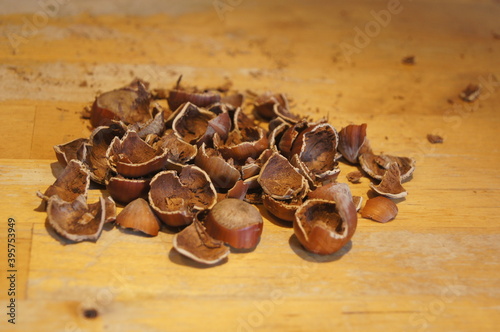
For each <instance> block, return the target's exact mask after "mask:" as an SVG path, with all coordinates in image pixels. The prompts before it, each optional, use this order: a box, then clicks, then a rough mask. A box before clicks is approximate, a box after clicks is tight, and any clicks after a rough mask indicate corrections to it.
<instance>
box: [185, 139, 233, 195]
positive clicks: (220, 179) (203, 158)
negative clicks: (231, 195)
mask: <svg viewBox="0 0 500 332" xmlns="http://www.w3.org/2000/svg"><path fill="white" fill-rule="evenodd" d="M194 162H195V164H196V166H198V167H200V168H201V169H203V170H204V171H205V172H207V174H208V175H209V176H210V179H211V180H212V182H213V184H214V186H215V187H216V188H222V189H229V188H232V187H233V186H234V185H235V183H236V181H238V180H239V179H240V172H239V171H238V170H237V169H236V168H235V167H234V165H231V164H230V163H228V162H227V161H226V160H225V159H224V158H222V156H221V155H220V153H218V151H217V150H215V149H211V148H206V147H205V143H203V144H202V145H201V146H200V148H199V149H198V154H197V155H196V158H195V160H194Z"/></svg>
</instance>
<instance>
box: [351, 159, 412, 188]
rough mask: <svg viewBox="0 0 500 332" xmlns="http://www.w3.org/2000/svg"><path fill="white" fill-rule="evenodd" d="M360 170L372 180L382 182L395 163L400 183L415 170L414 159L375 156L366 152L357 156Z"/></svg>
mask: <svg viewBox="0 0 500 332" xmlns="http://www.w3.org/2000/svg"><path fill="white" fill-rule="evenodd" d="M359 163H360V165H361V168H362V169H363V170H364V171H365V172H366V173H367V174H368V175H370V176H371V177H372V178H374V179H377V180H382V177H383V176H384V174H385V172H386V171H387V169H389V167H390V165H391V164H392V163H397V165H398V167H399V172H400V174H401V181H403V180H406V179H408V178H409V177H410V176H411V175H412V174H413V171H414V170H415V163H416V161H415V159H413V158H408V157H397V156H391V155H383V154H381V155H375V154H373V153H370V152H367V153H363V154H362V155H360V156H359Z"/></svg>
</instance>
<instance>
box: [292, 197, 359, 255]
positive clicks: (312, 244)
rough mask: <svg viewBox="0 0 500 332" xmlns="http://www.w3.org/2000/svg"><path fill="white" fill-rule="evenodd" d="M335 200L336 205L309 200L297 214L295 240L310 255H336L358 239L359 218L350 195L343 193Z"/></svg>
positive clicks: (318, 200) (323, 201)
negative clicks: (355, 237)
mask: <svg viewBox="0 0 500 332" xmlns="http://www.w3.org/2000/svg"><path fill="white" fill-rule="evenodd" d="M347 189H348V188H347ZM335 196H336V197H335V202H332V201H326V200H321V199H310V200H307V201H306V202H305V203H304V204H302V205H301V206H300V207H299V208H298V209H297V212H296V213H295V219H294V222H293V229H294V233H295V236H297V239H298V240H299V242H300V243H301V244H302V245H303V246H304V248H305V249H307V250H308V251H310V252H313V253H316V254H320V255H329V254H332V253H334V252H336V251H338V250H340V249H341V248H342V247H343V246H344V245H345V244H347V243H348V242H349V240H350V239H351V238H352V236H353V235H354V232H355V230H356V226H357V214H356V208H355V206H354V204H353V202H352V198H351V197H350V192H349V195H347V194H345V193H343V192H342V190H340V191H339V192H337V193H336V195H335Z"/></svg>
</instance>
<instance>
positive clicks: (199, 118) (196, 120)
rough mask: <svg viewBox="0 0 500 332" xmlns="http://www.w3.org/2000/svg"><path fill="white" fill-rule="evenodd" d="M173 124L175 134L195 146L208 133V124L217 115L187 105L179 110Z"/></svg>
mask: <svg viewBox="0 0 500 332" xmlns="http://www.w3.org/2000/svg"><path fill="white" fill-rule="evenodd" d="M175 113H176V114H175V115H174V120H173V122H172V129H173V130H174V132H175V134H176V135H177V136H178V137H179V138H181V139H183V140H184V141H186V142H188V143H191V144H194V143H196V142H197V141H198V140H199V139H200V138H201V137H202V136H203V134H205V132H206V131H207V127H208V122H209V121H210V120H212V119H213V118H215V117H216V115H215V114H214V113H212V112H209V111H207V110H204V109H201V108H199V107H197V106H196V105H194V104H191V103H186V104H184V106H182V108H181V109H179V110H177V111H176V112H175Z"/></svg>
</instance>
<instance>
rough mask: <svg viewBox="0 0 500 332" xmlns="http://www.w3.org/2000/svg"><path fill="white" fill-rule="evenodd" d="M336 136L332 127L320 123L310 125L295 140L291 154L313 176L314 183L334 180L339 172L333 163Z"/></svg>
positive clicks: (334, 162) (336, 142) (337, 139)
mask: <svg viewBox="0 0 500 332" xmlns="http://www.w3.org/2000/svg"><path fill="white" fill-rule="evenodd" d="M338 141H339V138H338V134H337V131H336V130H335V128H333V126H332V125H330V124H328V123H326V122H320V123H318V124H315V125H310V126H309V127H308V128H307V129H306V130H304V131H302V132H301V133H300V134H299V136H298V137H297V138H296V139H295V141H294V142H293V146H292V154H297V155H298V157H299V159H300V161H301V162H302V163H303V164H304V165H305V166H306V167H307V169H308V170H309V172H310V173H311V174H313V175H314V179H313V180H314V182H315V183H317V182H328V181H332V180H335V179H336V178H337V176H338V173H339V172H340V169H339V168H338V166H337V162H336V161H335V155H336V153H337V145H338Z"/></svg>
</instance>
